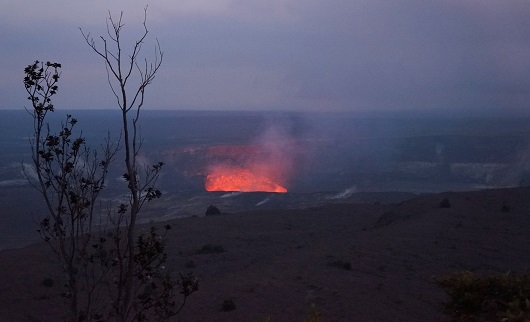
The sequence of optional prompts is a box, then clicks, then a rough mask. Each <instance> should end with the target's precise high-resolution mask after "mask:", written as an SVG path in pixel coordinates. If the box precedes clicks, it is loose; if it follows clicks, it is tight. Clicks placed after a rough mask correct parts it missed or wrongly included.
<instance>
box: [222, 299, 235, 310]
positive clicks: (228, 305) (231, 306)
mask: <svg viewBox="0 0 530 322" xmlns="http://www.w3.org/2000/svg"><path fill="white" fill-rule="evenodd" d="M235 309H236V303H234V300H232V299H227V300H224V301H223V305H222V306H221V311H223V312H228V311H233V310H235Z"/></svg>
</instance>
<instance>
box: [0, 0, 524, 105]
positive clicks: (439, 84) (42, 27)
mask: <svg viewBox="0 0 530 322" xmlns="http://www.w3.org/2000/svg"><path fill="white" fill-rule="evenodd" d="M145 4H146V3H145V1H137V0H133V1H131V0H128V1H112V4H111V5H109V1H103V0H98V1H78V0H48V1H45V2H41V1H36V0H29V1H24V0H22V1H9V0H0V30H1V32H0V43H1V49H0V68H1V75H2V77H1V78H0V97H1V99H0V109H13V108H22V107H23V106H25V105H27V103H26V100H25V97H26V96H27V95H25V92H24V89H23V85H22V78H23V69H24V67H25V66H26V65H28V64H29V63H31V62H32V61H34V60H36V59H39V60H51V61H57V62H60V63H62V64H63V78H62V82H61V83H62V84H61V87H60V90H59V95H58V98H57V100H56V105H58V106H60V107H64V108H111V107H113V103H114V99H113V96H112V94H111V92H110V89H109V88H108V85H107V83H106V75H105V68H104V65H103V62H102V61H101V60H100V59H98V56H96V55H95V54H94V53H93V52H92V51H91V50H90V48H89V47H88V46H87V45H86V43H85V42H84V39H83V38H82V36H81V33H80V32H79V29H78V27H82V28H83V30H85V31H87V32H91V33H92V34H93V35H94V36H99V35H102V34H104V33H105V32H106V30H105V18H106V16H107V10H111V12H112V13H114V14H116V15H118V14H119V12H120V10H123V11H124V22H125V27H124V33H125V34H124V36H125V38H128V37H129V35H131V36H134V35H135V34H138V32H139V31H141V30H140V29H139V27H140V23H141V18H142V15H143V7H144V6H145ZM148 27H149V29H150V36H151V38H150V39H148V41H147V42H146V44H145V46H144V47H143V53H144V54H146V55H148V56H149V55H151V54H152V52H153V48H154V42H153V40H154V37H157V38H158V39H159V41H160V43H161V46H162V49H163V51H164V55H165V56H164V63H163V66H162V69H161V70H160V73H159V74H158V76H157V78H156V79H155V81H154V83H153V84H152V86H151V87H150V88H149V89H148V93H147V107H148V108H150V109H197V110H219V109H236V110H311V111H315V110H316V111H326V110H330V111H334V110H351V111H361V110H376V111H377V110H395V111H401V110H423V111H430V110H444V111H448V112H451V113H461V112H462V111H475V112H479V111H482V110H485V111H486V110H489V111H491V110H493V111H497V112H503V113H504V112H506V113H519V112H523V113H525V114H526V112H525V111H527V110H529V107H530V106H529V104H530V1H509V0H476V1H470V0H386V1H379V0H343V1H341V0H326V1H323V0H266V1H265V0H259V1H252V0H218V1H213V0H212V1H207V0H179V1H174V0H159V1H151V2H150V3H149V9H148ZM129 39H132V38H129ZM124 45H125V46H127V45H130V43H126V44H124Z"/></svg>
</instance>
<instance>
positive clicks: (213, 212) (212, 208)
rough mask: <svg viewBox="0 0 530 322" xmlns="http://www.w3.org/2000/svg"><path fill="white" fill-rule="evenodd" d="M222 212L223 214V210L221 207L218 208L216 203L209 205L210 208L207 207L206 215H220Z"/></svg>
mask: <svg viewBox="0 0 530 322" xmlns="http://www.w3.org/2000/svg"><path fill="white" fill-rule="evenodd" d="M220 214H221V210H219V208H217V207H216V206H214V205H209V206H208V208H207V209H206V216H214V215H220Z"/></svg>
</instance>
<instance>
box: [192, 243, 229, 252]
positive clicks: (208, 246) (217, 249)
mask: <svg viewBox="0 0 530 322" xmlns="http://www.w3.org/2000/svg"><path fill="white" fill-rule="evenodd" d="M224 251H225V249H224V248H223V246H221V245H214V244H206V245H204V246H202V247H201V249H199V250H197V254H215V253H222V252H224Z"/></svg>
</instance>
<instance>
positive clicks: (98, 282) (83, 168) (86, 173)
mask: <svg viewBox="0 0 530 322" xmlns="http://www.w3.org/2000/svg"><path fill="white" fill-rule="evenodd" d="M122 17H123V13H122V14H120V17H119V19H118V20H117V21H115V20H114V19H113V17H112V15H111V14H110V13H109V17H108V18H107V35H108V39H107V38H105V37H100V39H101V48H99V47H98V46H97V45H96V43H95V41H94V39H93V38H91V37H90V34H85V33H84V32H83V30H81V33H82V35H83V37H84V39H85V40H86V42H87V43H88V45H89V46H90V47H91V48H92V49H93V50H94V51H95V52H96V53H97V54H98V55H99V56H100V57H102V58H103V60H104V62H105V66H106V70H107V80H108V82H109V85H110V88H111V90H112V93H113V94H114V96H115V98H116V100H117V104H118V107H119V109H120V112H121V119H122V123H123V126H122V136H120V139H119V140H118V141H119V142H120V143H119V144H116V145H113V144H111V143H110V142H111V141H110V139H109V138H107V140H106V144H105V145H104V146H103V149H102V151H103V153H102V156H101V157H99V156H98V154H97V153H96V152H95V151H93V150H91V149H90V148H89V147H88V146H87V145H86V144H85V139H84V138H83V137H82V136H79V137H77V138H75V139H73V137H72V130H73V128H74V126H75V125H76V124H77V120H76V119H75V118H73V117H72V116H71V115H67V117H66V121H65V122H64V123H62V124H61V130H60V131H59V133H58V134H54V133H53V132H52V131H51V130H50V126H49V125H48V123H46V116H47V114H48V113H49V112H53V111H54V106H53V104H52V100H51V98H52V96H53V95H55V94H56V93H57V90H58V86H57V82H58V80H59V78H60V71H59V69H60V68H61V65H60V64H58V63H50V62H47V63H45V64H44V63H40V62H38V61H36V62H35V63H34V64H32V65H29V66H28V67H26V69H25V70H24V71H25V74H26V76H25V78H24V85H25V88H26V91H27V92H28V94H29V97H28V99H29V100H30V101H31V103H32V110H28V112H29V113H30V114H31V115H32V117H33V122H34V139H33V141H32V144H31V146H32V156H33V163H34V167H35V168H34V169H35V172H36V177H37V179H36V180H34V181H31V179H30V182H31V183H32V184H33V185H34V187H35V188H36V189H38V190H39V192H41V194H42V195H43V196H44V199H45V201H46V205H47V209H48V213H49V215H48V216H45V217H44V218H43V219H42V221H41V224H40V229H39V231H40V233H41V236H42V237H43V239H44V240H45V241H46V242H48V243H49V244H50V246H51V248H52V249H53V250H54V252H55V253H56V254H57V255H58V258H59V261H60V263H61V264H62V267H63V270H64V272H65V273H66V276H67V277H66V280H67V281H66V283H65V287H66V292H65V293H64V297H65V300H66V303H67V305H68V316H67V320H69V321H108V320H116V321H145V320H147V319H149V318H151V317H156V319H157V320H166V319H168V318H169V317H171V316H173V315H176V314H178V313H179V312H180V310H181V309H182V308H183V306H184V304H185V302H186V299H187V297H188V296H189V295H191V294H192V293H193V292H194V291H196V290H197V289H198V280H197V278H196V277H194V276H193V275H192V274H182V273H180V274H179V276H178V278H174V277H172V276H171V274H170V272H169V271H168V270H167V269H166V268H165V265H164V263H165V262H166V259H167V254H166V249H165V247H166V241H165V236H166V233H167V231H168V230H169V229H170V228H171V227H170V226H169V225H166V226H164V229H165V231H164V232H163V233H159V232H158V230H157V229H156V228H155V227H150V228H149V229H145V230H144V231H143V232H142V233H140V234H138V232H137V228H136V223H137V218H138V215H139V213H140V210H141V209H142V207H143V206H144V204H145V203H146V202H149V201H151V200H153V199H157V198H160V196H161V192H160V191H159V190H158V189H157V188H156V187H155V184H156V182H157V179H158V177H159V173H160V171H161V169H162V166H163V163H162V162H157V163H155V164H152V165H149V166H141V165H140V164H139V163H138V162H137V161H138V155H139V153H140V149H141V146H142V140H141V138H140V135H139V123H138V122H139V118H140V111H141V109H142V106H143V104H144V98H145V90H146V88H147V86H148V85H149V84H151V82H152V81H153V80H154V78H155V75H156V73H157V72H158V70H159V68H160V66H161V63H162V58H163V53H162V51H161V50H160V44H159V43H158V41H156V46H155V54H154V61H153V62H151V63H150V62H148V60H147V59H143V60H140V59H139V54H140V52H141V48H142V44H143V43H144V41H145V39H146V37H147V34H148V29H147V26H146V20H147V19H146V18H147V8H146V9H145V11H144V21H143V33H142V34H141V35H140V37H139V38H138V40H137V41H135V43H134V45H133V47H132V50H131V52H130V54H126V53H125V52H124V51H123V50H122V43H121V39H120V36H121V32H122V27H123V23H122ZM135 81H136V83H135ZM122 147H123V148H122ZM120 149H121V150H123V153H124V159H125V162H124V166H125V172H124V174H123V178H124V179H125V181H126V183H127V189H128V196H129V200H128V202H127V203H121V204H118V205H109V206H108V207H107V208H105V209H103V207H96V206H95V205H96V200H97V198H98V196H99V194H100V192H101V190H102V189H103V187H104V185H105V180H106V176H107V173H108V167H109V165H110V163H111V161H112V160H113V159H114V158H115V156H116V155H117V153H118V151H119V150H120ZM27 177H28V178H30V177H31V176H30V175H29V174H28V175H27ZM98 215H99V216H98ZM102 218H104V220H102ZM96 219H97V220H98V221H99V222H102V223H103V224H102V225H101V226H100V227H99V229H95V223H94V221H95V220H96ZM179 294H180V296H181V297H182V300H181V302H180V303H178V302H177V300H176V297H177V295H179Z"/></svg>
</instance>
